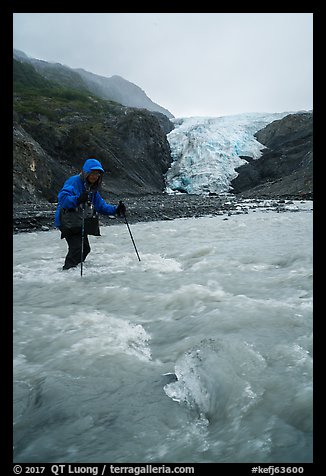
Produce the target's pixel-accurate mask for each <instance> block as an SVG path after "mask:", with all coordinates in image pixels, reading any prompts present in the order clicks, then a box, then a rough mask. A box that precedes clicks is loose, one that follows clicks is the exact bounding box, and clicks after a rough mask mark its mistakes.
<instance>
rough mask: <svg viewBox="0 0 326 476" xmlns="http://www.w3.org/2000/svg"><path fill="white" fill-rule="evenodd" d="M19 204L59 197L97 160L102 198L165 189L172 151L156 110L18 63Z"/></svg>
mask: <svg viewBox="0 0 326 476" xmlns="http://www.w3.org/2000/svg"><path fill="white" fill-rule="evenodd" d="M13 108H14V124H13V126H14V129H13V139H14V142H13V152H14V154H13V159H14V161H13V182H14V183H13V189H14V190H13V197H14V202H15V203H18V202H32V201H35V200H45V201H47V202H55V201H56V200H57V193H58V191H59V190H60V188H61V187H62V185H63V183H64V180H65V179H66V178H67V176H69V175H71V174H73V173H78V172H79V171H80V169H81V166H82V164H83V162H84V161H85V159H87V158H88V157H92V156H94V157H96V158H97V159H98V160H100V161H101V162H102V164H103V166H104V168H105V170H106V171H107V172H108V174H106V175H105V177H104V180H103V195H104V196H105V195H106V194H108V193H109V192H110V193H112V194H121V193H125V194H127V193H128V194H142V193H159V192H162V191H163V189H164V187H165V183H164V178H163V177H164V173H165V172H166V171H167V169H168V168H169V166H170V163H171V154H170V147H169V143H168V141H167V138H166V131H169V130H171V129H172V128H173V125H172V123H170V121H169V119H168V118H167V117H166V116H165V115H163V114H161V113H158V112H155V113H151V112H149V111H147V110H145V109H136V108H129V107H125V106H122V105H121V104H118V103H115V102H112V101H108V100H103V99H101V98H98V97H97V96H94V95H91V94H90V93H88V92H87V93H85V92H82V91H80V90H74V89H71V88H65V87H61V86H60V85H58V83H55V82H53V81H50V80H47V79H45V78H43V77H42V76H41V75H39V74H38V72H37V71H36V70H35V69H34V68H33V66H32V65H30V64H27V63H21V62H17V61H15V60H14V102H13Z"/></svg>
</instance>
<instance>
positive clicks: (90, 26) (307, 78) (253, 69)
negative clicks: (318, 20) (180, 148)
mask: <svg viewBox="0 0 326 476" xmlns="http://www.w3.org/2000/svg"><path fill="white" fill-rule="evenodd" d="M13 46H14V48H16V49H19V50H22V51H23V52H25V53H26V54H27V55H28V56H31V57H33V58H38V59H43V60H45V61H49V62H57V63H61V64H64V65H66V66H69V67H71V68H84V69H85V70H87V71H90V72H92V73H95V74H99V75H102V76H106V77H110V76H113V75H114V74H117V75H120V76H122V77H123V78H124V79H127V80H128V81H131V82H132V83H134V84H136V85H137V86H139V87H140V88H141V89H143V90H144V91H145V93H146V94H147V96H148V97H149V98H150V99H151V100H152V101H154V102H155V103H157V104H159V105H160V106H163V107H165V108H166V109H168V110H169V111H170V112H171V113H172V114H173V115H174V116H175V117H190V116H220V115H229V114H238V113H243V112H285V111H299V110H309V109H312V107H313V103H312V100H313V99H312V98H313V52H312V49H313V14H312V13H14V15H13Z"/></svg>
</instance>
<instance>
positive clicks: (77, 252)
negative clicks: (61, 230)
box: [63, 233, 91, 269]
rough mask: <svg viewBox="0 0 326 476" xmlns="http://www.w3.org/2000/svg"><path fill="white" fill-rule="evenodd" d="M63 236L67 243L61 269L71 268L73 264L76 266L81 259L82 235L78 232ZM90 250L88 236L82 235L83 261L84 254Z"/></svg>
mask: <svg viewBox="0 0 326 476" xmlns="http://www.w3.org/2000/svg"><path fill="white" fill-rule="evenodd" d="M64 238H65V240H66V241H67V243H68V253H67V256H66V260H65V264H64V266H63V269H69V268H73V267H74V266H77V265H78V264H79V263H80V261H81V248H82V244H81V241H82V237H81V233H78V234H74V235H70V236H65V237H64ZM90 251H91V247H90V246H89V241H88V236H87V235H84V248H83V261H85V259H86V256H87V255H88V253H89V252H90Z"/></svg>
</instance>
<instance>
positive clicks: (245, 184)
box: [231, 112, 313, 198]
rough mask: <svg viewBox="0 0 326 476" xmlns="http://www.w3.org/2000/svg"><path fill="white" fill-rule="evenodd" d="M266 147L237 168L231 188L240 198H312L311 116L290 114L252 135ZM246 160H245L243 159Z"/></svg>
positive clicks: (308, 114) (307, 114)
mask: <svg viewBox="0 0 326 476" xmlns="http://www.w3.org/2000/svg"><path fill="white" fill-rule="evenodd" d="M255 137H256V139H257V140H258V141H259V142H260V143H261V144H263V145H265V146H266V147H267V148H266V149H264V150H263V153H262V157H261V158H260V159H258V160H250V161H249V160H248V163H247V164H245V165H242V166H241V167H238V168H237V169H236V170H237V172H238V174H239V175H238V177H236V178H235V179H234V180H233V181H232V183H231V185H232V187H233V190H232V191H233V193H235V194H241V196H243V197H288V196H292V197H293V196H297V197H302V198H312V196H313V114H312V113H310V112H309V113H297V114H289V115H288V116H286V117H284V118H283V119H281V120H278V121H274V122H272V123H271V124H268V125H267V126H266V127H265V128H264V129H262V130H260V131H258V132H257V133H256V134H255ZM244 158H245V159H246V157H244Z"/></svg>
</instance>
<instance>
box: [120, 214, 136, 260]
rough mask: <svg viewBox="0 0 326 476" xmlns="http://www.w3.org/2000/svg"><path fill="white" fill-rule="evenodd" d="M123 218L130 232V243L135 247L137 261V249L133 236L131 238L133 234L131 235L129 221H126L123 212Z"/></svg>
mask: <svg viewBox="0 0 326 476" xmlns="http://www.w3.org/2000/svg"><path fill="white" fill-rule="evenodd" d="M123 218H124V219H125V222H126V225H127V228H128V231H129V234H130V238H131V241H132V244H133V245H134V248H135V251H136V255H137V258H138V259H139V261H140V257H139V254H138V251H137V248H136V244H135V241H134V238H133V236H132V233H131V230H130V227H129V223H128V221H127V217H126V215H125V214H123Z"/></svg>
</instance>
